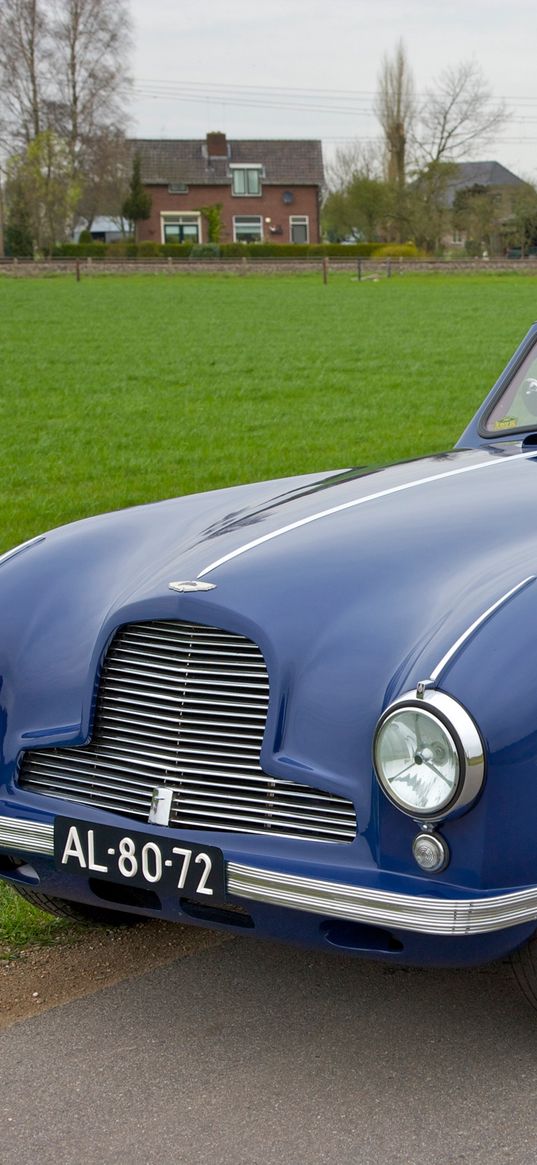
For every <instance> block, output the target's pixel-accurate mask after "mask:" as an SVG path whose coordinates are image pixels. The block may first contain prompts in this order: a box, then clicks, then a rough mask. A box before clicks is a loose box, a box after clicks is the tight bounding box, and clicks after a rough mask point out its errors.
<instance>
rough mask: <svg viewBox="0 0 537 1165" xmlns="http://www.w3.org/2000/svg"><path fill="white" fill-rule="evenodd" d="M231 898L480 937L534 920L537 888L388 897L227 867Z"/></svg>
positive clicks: (232, 865)
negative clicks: (468, 895)
mask: <svg viewBox="0 0 537 1165" xmlns="http://www.w3.org/2000/svg"><path fill="white" fill-rule="evenodd" d="M227 887H228V890H229V892H230V894H235V895H237V897H239V898H247V899H250V900H252V899H253V900H254V901H256V902H268V903H271V904H272V905H275V906H287V907H289V908H290V909H292V910H304V911H307V912H308V913H310V914H324V915H325V917H327V918H345V919H348V920H351V921H354V922H368V923H372V924H373V925H374V926H384V927H386V926H388V927H393V928H394V929H396V930H410V931H416V932H418V933H420V934H449V935H465V934H484V933H487V932H489V931H494V930H505V929H507V928H508V927H510V926H520V925H522V924H523V923H527V922H533V921H534V920H536V919H537V887H530V888H529V889H527V890H516V891H515V892H514V893H510V894H497V895H494V897H491V898H433V897H432V896H424V897H418V896H417V895H412V894H390V893H388V892H387V891H385V890H371V889H367V888H364V887H361V886H348V885H344V884H343V883H339V882H324V881H320V880H318V879H315V878H304V877H300V876H299V875H295V874H279V873H275V872H274V871H272V870H258V869H254V868H252V867H250V866H242V865H238V864H237V863H235V862H228V863H227Z"/></svg>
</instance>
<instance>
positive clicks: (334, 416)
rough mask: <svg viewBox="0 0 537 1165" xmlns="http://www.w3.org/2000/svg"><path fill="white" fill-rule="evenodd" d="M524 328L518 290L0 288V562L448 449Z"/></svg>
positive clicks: (261, 283) (532, 286) (266, 284)
mask: <svg viewBox="0 0 537 1165" xmlns="http://www.w3.org/2000/svg"><path fill="white" fill-rule="evenodd" d="M536 317H537V280H536V279H534V278H533V277H531V276H530V277H527V276H526V277H524V276H516V275H515V276H498V277H495V276H476V277H474V276H467V275H465V276H461V277H460V278H459V277H456V276H448V277H442V276H425V277H421V278H420V277H419V276H403V277H394V278H392V279H391V280H382V281H381V282H378V283H374V282H366V283H361V284H358V283H357V282H355V281H353V280H352V279H351V277H350V275H349V274H346V275H337V276H332V277H331V278H330V281H329V283H328V286H327V287H324V286H323V284H322V280H321V279H320V277H319V276H303V277H300V278H293V277H292V276H285V275H282V276H281V277H274V278H263V277H260V276H257V277H256V276H252V277H246V278H239V277H225V276H222V277H221V276H212V277H195V278H189V277H185V276H176V277H173V276H172V277H167V276H130V277H128V276H127V277H104V276H102V277H95V278H91V279H89V278H88V279H85V280H84V279H83V280H82V282H81V283H80V284H77V283H76V282H75V280H74V278H72V277H71V278H67V277H59V278H55V279H36V280H32V279H20V280H13V279H9V278H7V277H4V278H0V352H1V368H2V376H1V385H0V410H1V425H2V442H1V444H0V470H1V474H2V480H3V482H4V485H5V491H4V503H3V508H2V523H1V528H0V550H1V549H2V548H6V547H8V546H10V545H13V544H14V543H16V542H18V541H20V540H22V539H24V538H27V537H30V536H31V535H32V534H35V533H37V532H38V531H40V530H43V529H47V528H50V527H51V526H55V525H58V524H59V523H62V522H65V521H69V520H71V519H74V518H78V517H81V516H84V515H87V514H90V513H94V512H97V511H104V510H108V509H115V508H117V507H119V506H126V505H133V504H135V503H137V502H145V501H149V500H153V499H156V498H159V497H166V496H172V495H175V494H179V493H184V492H192V491H195V490H201V489H206V488H213V487H216V486H221V485H228V484H231V483H234V482H238V481H247V480H254V479H262V478H266V477H277V476H280V475H285V474H289V473H300V472H307V471H309V470H319V469H334V468H337V467H340V466H348V465H358V464H372V463H377V464H378V463H382V462H384V461H389V460H392V459H393V458H397V457H409V456H412V455H414V454H421V453H428V452H433V451H437V450H439V449H442V448H446V447H449V446H450V445H451V444H453V442H454V441H455V440H456V438H457V436H458V435H459V433H460V431H461V429H462V428H463V426H464V424H465V423H466V421H467V420H468V419H469V417H470V416H471V415H472V413H473V411H474V409H475V407H476V405H477V404H478V403H479V401H480V400H481V399H482V396H483V395H484V392H485V391H486V390H487V389H488V388H489V387H490V385H491V384H492V383H493V381H494V379H495V377H496V375H497V373H498V372H499V370H500V369H501V367H502V365H503V364H504V362H505V360H506V359H507V357H508V356H509V354H510V353H511V351H512V349H513V348H514V346H515V344H516V343H517V342H518V340H519V339H520V338H521V336H522V335H523V334H524V332H525V331H526V329H527V327H528V326H529V324H530V323H532V322H533V320H534V319H535V318H536Z"/></svg>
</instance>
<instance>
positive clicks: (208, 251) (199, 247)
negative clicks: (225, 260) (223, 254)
mask: <svg viewBox="0 0 537 1165" xmlns="http://www.w3.org/2000/svg"><path fill="white" fill-rule="evenodd" d="M191 255H192V258H193V259H219V258H220V247H219V245H218V243H194V246H193V247H192V251H191Z"/></svg>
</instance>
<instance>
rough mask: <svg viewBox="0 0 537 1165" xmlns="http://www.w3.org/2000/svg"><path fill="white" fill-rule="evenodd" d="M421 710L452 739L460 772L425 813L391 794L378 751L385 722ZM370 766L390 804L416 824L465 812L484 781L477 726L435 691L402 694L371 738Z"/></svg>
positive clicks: (451, 701)
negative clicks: (442, 798)
mask: <svg viewBox="0 0 537 1165" xmlns="http://www.w3.org/2000/svg"><path fill="white" fill-rule="evenodd" d="M412 709H416V710H421V711H422V712H426V713H428V715H430V716H432V717H433V718H436V719H437V720H438V721H439V723H440V725H441V726H442V728H443V730H444V732H445V733H447V736H448V737H449V739H450V740H451V742H452V743H453V746H454V750H455V751H456V754H457V757H458V762H459V772H458V779H457V781H456V784H455V785H454V788H453V792H452V795H451V796H450V798H449V800H448V801H447V802H446V803H445V804H442V805H441V806H440V807H438V808H434V809H432V810H431V811H427V810H425V809H422V808H419V809H418V808H416V806H414V805H410V804H408V803H405V801H404V800H403V799H402V798H400V797H399V796H397V794H394V792H393V790H392V788H391V786H390V784H389V782H388V781H387V780H386V778H385V775H384V773H383V769H382V763H381V762H380V759H379V756H378V750H377V743H378V739H379V733H380V731H381V729H382V728H383V726H384V725H385V724H386V722H387V721H390V720H393V719H394V718H396V717H397V714H398V713H400V712H402V711H410V710H412ZM373 766H374V770H375V775H376V777H377V780H378V783H379V785H380V787H381V789H382V791H383V792H384V793H385V795H386V797H387V798H388V800H389V801H391V803H392V805H395V806H396V807H397V809H399V810H400V811H401V812H402V813H405V814H406V815H407V816H408V817H412V818H413V820H414V821H418V822H431V823H433V822H438V821H445V820H446V819H447V818H449V817H454V816H457V815H458V814H460V813H463V812H464V811H465V810H466V809H468V808H469V807H470V806H471V805H472V804H473V802H474V801H475V800H476V798H477V797H478V795H479V793H480V792H481V789H482V787H483V782H484V780H485V750H484V745H483V741H482V739H481V735H480V733H479V730H478V728H477V725H476V724H475V723H474V721H473V720H472V718H471V716H470V715H469V713H468V712H467V711H466V709H465V708H463V706H462V704H459V702H458V701H457V700H455V699H454V698H453V697H452V696H448V695H446V693H445V692H439V691H437V690H436V689H426V690H425V691H424V693H423V696H419V697H418V696H417V695H416V692H415V691H412V692H405V693H404V694H403V695H402V696H400V697H399V698H398V699H397V700H395V701H394V702H393V703H392V704H390V705H389V706H388V707H387V708H386V710H385V711H384V712H383V713H382V716H381V717H380V719H379V721H378V724H377V726H376V729H375V735H374V738H373Z"/></svg>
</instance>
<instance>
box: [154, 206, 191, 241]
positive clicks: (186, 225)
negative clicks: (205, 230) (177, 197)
mask: <svg viewBox="0 0 537 1165" xmlns="http://www.w3.org/2000/svg"><path fill="white" fill-rule="evenodd" d="M161 224H162V226H161V236H162V242H163V243H199V242H200V235H201V232H200V216H199V214H169V213H166V212H165V213H164V214H161Z"/></svg>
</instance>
